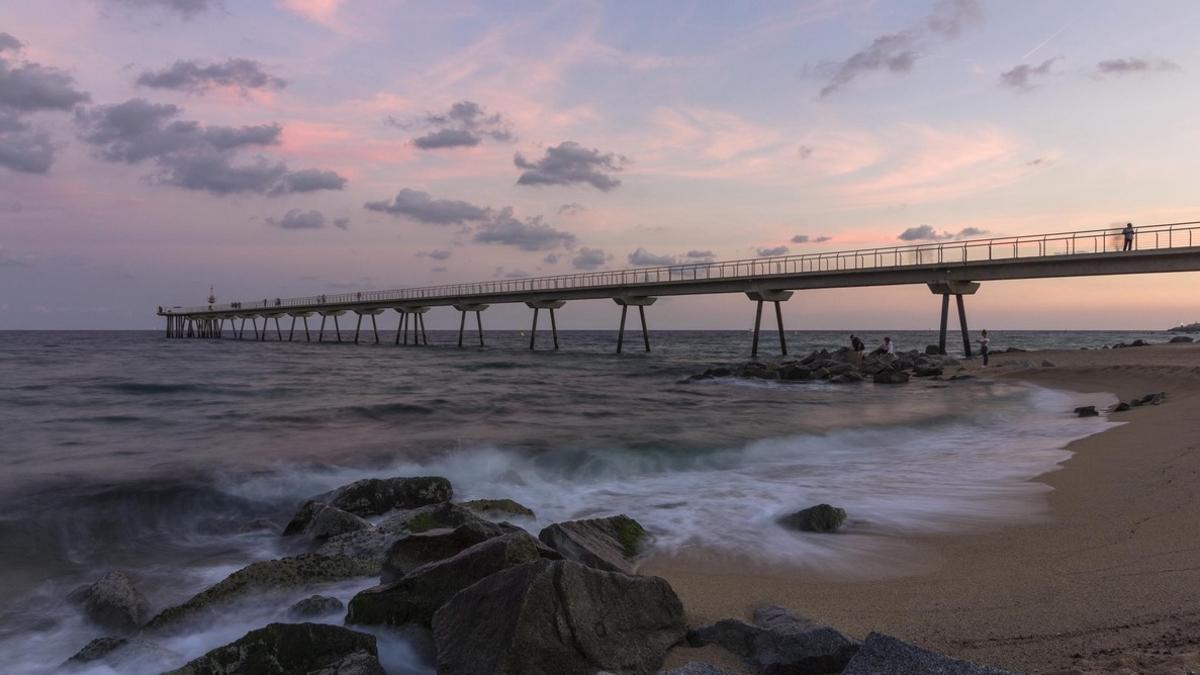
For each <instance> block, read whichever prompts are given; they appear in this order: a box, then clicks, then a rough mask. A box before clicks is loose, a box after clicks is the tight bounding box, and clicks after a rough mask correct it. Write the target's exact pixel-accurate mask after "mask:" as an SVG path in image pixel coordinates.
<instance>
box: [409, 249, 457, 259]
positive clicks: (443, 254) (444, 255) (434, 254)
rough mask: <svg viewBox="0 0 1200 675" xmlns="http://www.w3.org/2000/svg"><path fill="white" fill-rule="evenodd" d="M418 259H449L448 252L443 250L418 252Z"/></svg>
mask: <svg viewBox="0 0 1200 675" xmlns="http://www.w3.org/2000/svg"><path fill="white" fill-rule="evenodd" d="M417 257H418V258H433V259H434V260H447V259H449V258H450V251H447V250H444V249H434V250H432V251H420V252H418V253H417Z"/></svg>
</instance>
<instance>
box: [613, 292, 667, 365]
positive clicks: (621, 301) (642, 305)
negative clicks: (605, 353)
mask: <svg viewBox="0 0 1200 675" xmlns="http://www.w3.org/2000/svg"><path fill="white" fill-rule="evenodd" d="M657 301H658V298H656V297H651V296H648V295H627V296H621V297H616V298H613V302H615V303H617V304H618V305H620V306H621V327H620V329H618V330H617V353H618V354H620V353H621V350H622V348H623V347H624V345H625V315H626V313H627V312H628V311H629V308H630V307H637V308H638V316H640V317H641V320H642V341H643V342H644V343H645V345H646V351H647V352H649V351H650V328H649V327H648V326H647V325H646V308H647V307H649V306H650V305H653V304H654V303H655V302H657Z"/></svg>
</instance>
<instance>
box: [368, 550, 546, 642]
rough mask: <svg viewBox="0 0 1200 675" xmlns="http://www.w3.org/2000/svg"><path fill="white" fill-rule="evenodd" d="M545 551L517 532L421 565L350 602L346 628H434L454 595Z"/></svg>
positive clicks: (369, 589)
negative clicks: (436, 617)
mask: <svg viewBox="0 0 1200 675" xmlns="http://www.w3.org/2000/svg"><path fill="white" fill-rule="evenodd" d="M541 552H542V547H541V546H540V545H539V544H538V542H537V540H536V539H534V538H533V537H532V536H531V535H530V534H529V533H528V532H525V531H518V532H511V533H509V534H506V535H503V536H500V537H494V538H492V539H489V540H487V541H484V542H482V543H479V544H476V545H474V546H472V547H470V548H468V549H466V550H464V551H462V552H461V553H459V554H458V555H456V556H453V557H451V558H447V559H445V560H439V561H437V562H432V563H429V564H427V565H422V566H420V567H418V568H416V569H414V570H412V571H411V572H409V573H408V574H405V575H404V576H403V577H401V578H400V579H398V580H396V581H394V582H391V583H387V584H381V585H379V586H375V587H373V588H368V589H367V590H365V591H361V592H360V593H359V594H358V595H355V596H354V598H353V599H351V600H350V606H349V608H348V610H347V612H346V623H348V624H360V625H386V626H401V625H404V624H408V623H416V624H421V625H424V626H429V624H430V622H431V621H432V620H433V614H434V612H436V611H437V610H438V608H439V607H441V606H442V605H444V604H445V603H446V602H447V601H448V600H450V598H452V597H453V596H454V594H455V593H457V592H459V591H461V590H462V589H464V588H466V587H468V586H470V585H471V584H473V583H475V582H477V581H479V580H481V579H483V578H484V577H487V576H489V575H492V574H495V573H496V572H499V571H501V570H506V569H508V568H510V567H515V566H517V565H520V564H522V563H527V562H530V561H533V560H537V559H538V558H539V557H541Z"/></svg>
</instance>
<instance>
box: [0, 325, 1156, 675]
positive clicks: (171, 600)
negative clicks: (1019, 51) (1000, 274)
mask: <svg viewBox="0 0 1200 675" xmlns="http://www.w3.org/2000/svg"><path fill="white" fill-rule="evenodd" d="M883 334H884V333H883V332H881V331H880V332H872V333H863V337H864V338H865V339H866V340H867V342H868V344H869V345H873V344H874V343H876V342H878V340H879V339H881V337H882V335H883ZM888 334H889V335H891V336H892V337H893V338H894V339H895V340H896V341H897V342H898V344H899V347H900V348H901V349H907V348H913V347H917V348H919V347H923V346H924V345H926V344H929V343H931V342H934V341H936V336H935V335H934V334H933V333H929V332H920V331H893V332H890V333H888ZM227 335H228V333H227ZM329 337H330V338H332V334H330V335H329ZM383 337H384V344H382V345H373V344H360V345H353V344H340V345H339V344H336V343H331V342H326V343H323V344H318V343H315V342H314V343H304V342H293V343H283V344H279V343H277V342H274V341H268V342H265V343H257V342H251V341H243V342H238V341H234V340H232V339H229V338H228V337H227V338H226V339H224V340H221V341H210V340H166V339H164V338H163V337H162V336H161V334H160V333H158V332H0V374H2V375H3V377H0V463H2V464H0V465H2V466H3V467H4V470H3V472H0V659H3V660H5V661H6V663H0V671H3V672H22V673H24V672H31V673H37V672H51V671H52V670H54V668H55V667H56V666H57V665H58V664H60V663H62V661H63V660H64V659H66V658H67V657H69V656H70V655H71V654H72V653H74V652H75V651H76V650H77V649H78V648H80V647H82V646H83V645H84V644H85V643H86V642H87V641H88V640H90V639H92V638H94V637H98V636H100V635H102V634H103V632H102V631H101V630H100V629H98V628H95V627H93V626H90V625H88V624H87V623H86V622H85V621H84V620H83V619H82V618H81V617H80V616H79V615H78V613H77V611H76V610H75V609H74V608H72V607H71V606H70V605H69V604H67V603H66V602H65V601H64V598H65V596H66V595H67V593H69V592H70V591H71V590H72V589H74V588H77V587H78V586H80V585H81V584H86V583H90V582H91V581H94V580H95V579H96V578H97V577H99V576H100V575H101V574H103V573H104V572H106V571H108V570H112V569H122V570H126V571H128V572H130V573H131V574H133V575H134V576H135V578H136V579H137V580H138V583H139V586H140V587H141V588H142V589H143V591H144V592H145V593H146V595H147V596H148V598H149V600H150V603H151V605H152V607H153V609H154V610H158V609H161V608H163V607H165V606H168V605H170V604H175V603H178V602H180V601H183V600H185V599H186V598H187V597H190V596H191V595H192V594H194V593H195V592H198V591H199V590H202V589H203V588H205V587H206V586H208V585H210V584H212V583H214V582H216V581H219V580H220V579H222V578H224V576H225V575H227V574H229V573H230V572H232V571H234V570H236V569H238V568H240V567H242V566H244V565H246V564H248V563H249V562H252V561H254V560H261V559H268V558H272V557H277V556H279V555H283V551H282V550H281V548H280V545H279V540H278V536H277V535H278V531H279V530H280V529H282V525H283V524H284V523H286V521H287V519H288V518H289V516H290V515H291V513H292V512H293V511H294V509H295V507H296V506H297V505H298V504H299V502H301V501H302V500H303V499H305V498H306V497H308V496H310V495H313V494H316V493H319V492H322V491H325V490H327V489H331V488H333V487H336V486H338V485H341V484H344V483H346V482H349V481H352V480H355V479H358V478H362V477H368V476H391V475H414V474H438V475H444V476H446V477H447V478H449V479H451V481H452V482H453V483H454V486H455V491H456V495H457V496H458V497H460V498H464V499H469V498H502V497H509V498H513V499H516V500H518V501H520V502H522V503H524V504H525V505H527V506H529V507H530V508H532V509H534V511H535V512H536V513H537V518H536V520H530V521H526V522H519V523H518V524H521V525H523V526H525V527H527V528H528V529H530V530H531V531H532V532H534V533H535V534H536V532H537V531H538V529H539V528H540V527H542V526H544V525H546V524H549V523H551V522H554V521H558V520H564V519H571V518H580V517H588V516H594V515H609V514H615V513H626V514H629V515H631V516H633V517H635V518H637V519H638V520H639V521H641V522H642V523H643V524H644V525H646V526H647V528H648V529H649V530H650V532H651V533H652V535H653V550H654V552H655V553H656V554H660V555H671V556H679V557H680V559H684V560H701V561H702V560H705V559H710V558H711V559H713V560H737V561H739V564H747V565H756V564H761V565H769V566H773V567H779V566H786V567H795V568H799V569H807V570H813V571H819V572H821V573H825V574H834V575H843V576H848V577H855V576H857V577H878V576H888V575H895V574H905V573H909V572H911V571H912V570H913V569H914V568H915V567H914V566H915V565H918V564H919V560H920V553H921V552H920V551H919V550H915V549H914V548H913V546H912V545H911V543H910V542H911V540H912V538H913V535H919V534H931V533H954V532H965V531H971V530H976V529H979V528H991V527H999V526H1002V525H1004V524H1007V523H1013V522H1021V521H1028V520H1031V519H1036V518H1039V517H1044V492H1045V491H1046V489H1047V488H1046V487H1045V486H1043V485H1041V484H1038V483H1033V482H1029V480H1028V479H1029V478H1031V477H1033V476H1036V475H1038V474H1040V473H1043V472H1045V471H1047V470H1050V469H1053V468H1054V466H1055V465H1056V464H1057V463H1059V462H1061V461H1062V460H1063V459H1065V458H1066V457H1067V453H1066V452H1065V451H1064V450H1063V447H1064V446H1065V445H1066V444H1067V443H1069V442H1070V441H1071V440H1074V439H1077V438H1080V437H1083V436H1086V435H1088V434H1092V433H1096V432H1098V431H1100V430H1103V429H1104V428H1106V427H1107V426H1108V424H1109V423H1108V422H1106V421H1105V420H1104V419H1102V418H1092V419H1077V418H1075V417H1073V416H1071V415H1070V414H1069V413H1070V411H1071V410H1072V408H1073V407H1074V406H1076V405H1081V404H1085V403H1097V404H1102V405H1103V404H1107V403H1109V402H1111V400H1110V399H1109V398H1108V397H1106V396H1104V395H1089V396H1080V395H1076V394H1068V393H1064V392H1057V391H1051V390H1047V389H1042V388H1038V387H1033V386H1029V385H1024V384H1020V383H1015V382H1010V381H999V382H989V381H986V380H967V381H962V382H930V381H914V382H913V383H912V384H910V385H907V386H903V387H886V386H880V387H876V386H874V385H871V384H861V385H827V384H824V383H801V384H781V383H767V382H746V381H739V380H734V379H718V380H707V381H699V382H690V381H687V377H688V376H689V375H692V374H695V373H699V372H703V371H704V370H705V369H706V368H708V367H711V366H714V365H721V364H731V363H738V362H742V361H744V360H745V358H746V357H747V355H748V352H749V342H750V339H749V335H748V334H747V333H746V332H743V331H734V332H670V331H659V332H655V333H654V334H652V340H653V346H654V349H655V351H654V352H653V353H650V354H644V353H641V352H640V351H636V350H637V349H640V346H641V345H640V341H639V340H633V341H630V342H627V347H628V348H630V349H629V351H627V353H625V354H622V355H620V356H618V355H616V354H614V353H613V349H614V347H615V345H614V336H613V335H612V333H611V332H586V331H580V332H563V333H562V334H560V338H561V343H562V349H561V350H560V351H557V352H555V351H552V350H549V349H547V348H548V347H549V345H550V340H549V335H548V334H545V335H543V336H539V343H540V344H539V347H540V350H539V351H537V352H532V353H531V352H529V351H528V349H527V344H528V343H527V341H528V337H527V336H526V335H524V334H522V333H520V332H515V331H514V332H501V331H496V332H489V333H488V336H487V338H488V347H487V348H486V349H478V348H474V347H470V348H467V349H461V350H460V349H457V348H455V347H454V342H455V340H456V334H455V333H453V332H449V331H447V332H441V331H431V332H430V340H431V342H432V343H433V344H432V345H431V346H429V347H412V346H409V347H403V346H401V347H396V346H393V345H392V344H391V340H390V338H391V335H390V334H384V336H383ZM636 337H639V338H640V336H636ZM773 338H774V335H769V336H768V335H764V342H763V345H762V347H763V352H762V354H763V355H764V357H767V358H771V357H770V355H771V354H772V353H773V352H774V351H775V349H777V344H776V342H775V341H774V339H773ZM1138 338H1141V339H1146V340H1150V341H1158V342H1162V341H1165V340H1166V339H1167V335H1166V334H1164V333H1149V332H1148V333H1131V332H1004V331H995V332H994V333H993V346H994V349H1004V348H1006V347H1009V346H1015V347H1021V348H1026V349H1039V348H1051V347H1066V348H1077V347H1099V346H1102V345H1106V344H1113V343H1116V342H1129V341H1131V340H1133V339H1138ZM469 339H470V337H468V341H469ZM788 339H789V347H791V350H792V353H793V354H803V353H807V351H808V350H811V349H816V348H834V347H837V346H840V345H841V344H844V343H845V340H846V334H845V332H805V331H794V332H789V333H788ZM954 348H955V344H954V343H953V341H952V342H951V350H952V351H953V349H954ZM819 502H830V503H834V504H838V505H840V506H843V507H845V508H846V509H847V511H848V512H849V513H850V525H849V527H848V529H847V533H845V534H839V535H836V536H817V535H803V534H798V533H792V532H788V531H785V530H783V529H782V528H780V527H779V526H778V525H776V524H775V519H776V518H777V517H778V516H780V515H782V514H785V513H788V512H790V511H794V510H796V509H799V508H803V507H805V506H809V505H811V504H815V503H819ZM363 586H364V584H363V583H361V582H354V583H347V584H340V585H338V586H336V587H334V588H332V589H328V591H327V592H328V593H329V594H333V595H337V596H339V597H341V598H342V599H343V600H348V599H349V598H350V597H351V596H352V595H353V594H354V593H355V592H356V591H357V590H359V589H360V588H361V587H363ZM307 594H308V593H300V594H295V596H294V597H293V596H279V597H273V598H269V599H256V600H254V601H253V602H248V603H246V604H245V605H243V606H241V607H237V608H232V609H230V610H229V613H228V617H227V618H228V620H227V621H224V622H222V624H221V625H219V626H213V627H210V628H208V629H206V630H202V631H199V632H197V633H194V634H191V635H187V636H183V637H178V638H173V639H171V640H169V641H167V642H165V643H164V644H163V645H162V646H163V647H164V648H165V649H167V650H169V651H167V652H164V656H163V657H162V658H161V659H158V660H154V659H148V660H147V661H146V663H145V664H144V665H145V670H146V672H158V671H159V670H161V669H164V668H169V667H177V666H179V665H182V663H184V662H185V661H186V660H188V659H190V658H193V657H195V656H198V655H200V654H203V653H204V652H205V651H207V650H208V649H211V648H213V647H216V646H219V645H221V644H224V643H226V642H229V641H231V640H233V639H236V638H238V637H240V636H241V635H242V634H244V633H245V632H246V631H247V630H250V629H253V628H255V627H259V626H261V625H263V624H265V623H267V622H269V621H271V620H273V619H278V618H280V617H281V616H282V615H283V611H284V610H285V609H286V608H287V607H288V606H289V605H290V604H291V602H294V601H295V600H296V599H298V597H301V596H304V595H307ZM328 620H329V621H331V622H334V623H340V620H341V617H340V616H332V617H328ZM379 635H380V637H381V649H382V651H383V653H384V655H385V657H386V660H387V664H386V665H387V666H388V668H389V671H390V672H395V673H407V672H428V670H429V667H430V666H429V663H428V646H427V645H426V644H424V640H423V639H422V638H421V637H420V636H419V635H418V636H412V635H402V634H394V633H386V632H380V633H379ZM95 672H105V671H104V670H96V671H95Z"/></svg>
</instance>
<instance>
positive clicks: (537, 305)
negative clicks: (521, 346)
mask: <svg viewBox="0 0 1200 675" xmlns="http://www.w3.org/2000/svg"><path fill="white" fill-rule="evenodd" d="M565 304H567V301H566V300H533V301H531V302H526V303H525V306H526V307H528V308H530V309H532V310H533V329H532V330H530V331H529V349H530V350H532V349H533V348H534V341H535V340H536V339H537V324H538V310H542V309H548V310H550V332H551V333H552V334H553V335H554V349H555V350H557V349H558V322H557V321H556V320H555V318H554V310H556V309H562V306H563V305H565Z"/></svg>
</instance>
